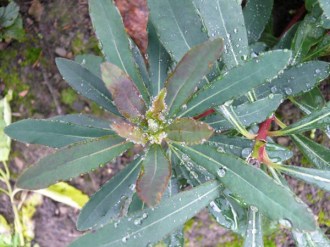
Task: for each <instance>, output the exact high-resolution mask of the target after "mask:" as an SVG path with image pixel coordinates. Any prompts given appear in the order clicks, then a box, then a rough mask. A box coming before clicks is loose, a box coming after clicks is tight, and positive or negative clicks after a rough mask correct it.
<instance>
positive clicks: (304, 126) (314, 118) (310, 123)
mask: <svg viewBox="0 0 330 247" xmlns="http://www.w3.org/2000/svg"><path fill="white" fill-rule="evenodd" d="M328 125H330V102H329V103H327V104H326V106H325V107H323V108H322V109H321V110H319V111H315V112H313V113H311V114H310V115H308V116H306V117H304V118H302V119H301V120H299V121H297V122H295V123H293V124H291V125H289V126H287V127H285V128H284V129H281V130H278V131H273V132H270V135H272V136H276V135H292V134H297V133H301V132H304V131H308V130H311V129H317V128H322V127H325V126H328Z"/></svg>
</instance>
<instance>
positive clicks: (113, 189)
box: [77, 158, 142, 231]
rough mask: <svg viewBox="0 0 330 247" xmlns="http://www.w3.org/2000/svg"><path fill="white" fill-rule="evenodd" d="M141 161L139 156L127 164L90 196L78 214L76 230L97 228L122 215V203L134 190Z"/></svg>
mask: <svg viewBox="0 0 330 247" xmlns="http://www.w3.org/2000/svg"><path fill="white" fill-rule="evenodd" d="M141 163H142V160H141V159H140V158H139V159H136V160H135V161H133V162H132V163H131V164H129V165H127V166H126V167H125V168H124V169H123V170H121V171H120V172H119V173H117V174H116V175H115V176H114V177H113V178H111V179H110V180H109V182H107V183H106V184H105V185H103V186H102V187H101V189H100V190H99V191H97V192H96V193H95V194H94V195H93V196H92V197H91V198H90V200H89V202H88V203H87V204H86V205H85V206H84V207H83V209H82V210H81V212H80V214H79V218H78V221H77V228H78V230H80V231H83V230H87V229H89V228H94V229H95V228H99V227H101V226H103V225H105V224H107V223H109V222H110V221H111V220H115V219H118V218H119V217H121V216H122V215H120V213H121V210H122V207H123V204H124V203H125V202H126V200H128V198H131V197H132V195H133V193H134V191H135V181H136V179H137V177H138V174H139V171H140V167H141Z"/></svg>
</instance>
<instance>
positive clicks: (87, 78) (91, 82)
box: [56, 58, 118, 114]
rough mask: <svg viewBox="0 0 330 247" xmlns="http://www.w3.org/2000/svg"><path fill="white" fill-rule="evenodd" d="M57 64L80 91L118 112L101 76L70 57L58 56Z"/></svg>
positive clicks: (74, 87) (104, 106) (70, 82)
mask: <svg viewBox="0 0 330 247" xmlns="http://www.w3.org/2000/svg"><path fill="white" fill-rule="evenodd" d="M56 65H57V68H58V70H59V71H60V73H61V75H62V76H63V79H64V80H66V81H67V82H68V83H69V84H70V86H71V87H72V88H73V89H75V90H76V91H77V92H78V93H80V94H81V95H83V96H85V97H86V98H88V99H90V100H93V101H94V102H95V103H97V104H98V105H100V106H101V107H103V108H104V109H106V110H108V111H110V112H112V113H114V114H118V111H117V108H116V107H115V106H114V104H113V103H112V98H111V94H110V92H109V91H108V90H107V88H106V87H105V85H104V82H103V81H102V80H101V79H100V78H98V77H97V76H96V75H94V74H93V73H92V72H91V71H89V70H87V69H86V68H84V67H83V66H81V65H80V64H79V63H76V62H74V61H71V60H68V59H64V58H57V59H56Z"/></svg>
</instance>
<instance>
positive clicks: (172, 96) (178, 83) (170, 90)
mask: <svg viewBox="0 0 330 247" xmlns="http://www.w3.org/2000/svg"><path fill="white" fill-rule="evenodd" d="M222 50H223V40H222V39H215V40H212V41H211V40H210V41H206V42H204V43H203V44H201V45H198V46H195V47H193V48H192V49H191V50H189V51H188V52H187V53H186V54H185V55H184V57H183V58H182V59H181V61H180V62H179V63H178V65H177V66H176V68H175V70H174V72H173V73H172V74H171V75H170V76H169V77H168V79H167V81H166V83H165V87H166V89H167V96H166V103H167V105H168V109H169V115H170V116H172V115H173V114H175V113H176V112H177V111H178V110H179V109H180V107H181V106H182V105H183V104H184V103H185V102H186V101H187V100H188V98H189V97H190V96H191V95H192V93H193V92H194V90H195V88H196V87H197V86H198V84H199V82H200V80H201V79H202V78H203V76H205V75H206V74H207V73H208V72H209V71H210V69H211V67H212V65H213V64H214V63H215V62H216V60H217V59H218V58H219V57H220V55H221V53H222Z"/></svg>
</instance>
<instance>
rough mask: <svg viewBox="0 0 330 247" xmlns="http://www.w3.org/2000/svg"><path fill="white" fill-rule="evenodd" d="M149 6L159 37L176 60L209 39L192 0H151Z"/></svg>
mask: <svg viewBox="0 0 330 247" xmlns="http://www.w3.org/2000/svg"><path fill="white" fill-rule="evenodd" d="M148 6H149V9H150V19H151V22H152V24H153V25H154V27H155V29H156V32H157V34H158V35H159V39H160V41H161V43H162V44H163V45H164V47H165V48H166V50H167V51H168V53H169V54H170V56H171V57H172V58H173V60H174V61H176V62H178V61H180V60H181V58H182V57H183V55H184V54H185V53H186V52H187V51H188V50H190V49H191V48H192V47H193V46H195V45H198V44H201V43H203V42H204V41H206V40H207V39H208V37H207V34H206V31H204V32H203V30H204V27H203V24H202V21H201V19H200V18H199V16H198V14H197V12H196V10H195V7H194V5H193V3H192V1H177V0H163V1H159V0H149V1H148ZM168 30H171V31H170V32H169V31H168Z"/></svg>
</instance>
